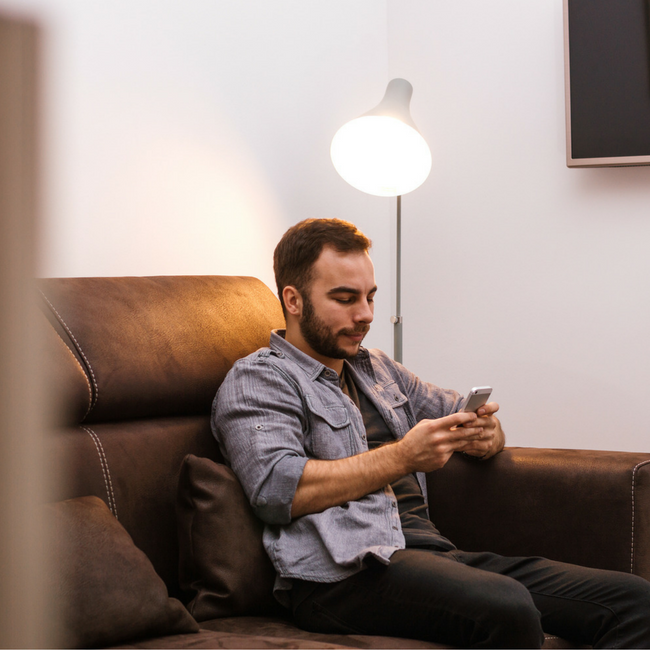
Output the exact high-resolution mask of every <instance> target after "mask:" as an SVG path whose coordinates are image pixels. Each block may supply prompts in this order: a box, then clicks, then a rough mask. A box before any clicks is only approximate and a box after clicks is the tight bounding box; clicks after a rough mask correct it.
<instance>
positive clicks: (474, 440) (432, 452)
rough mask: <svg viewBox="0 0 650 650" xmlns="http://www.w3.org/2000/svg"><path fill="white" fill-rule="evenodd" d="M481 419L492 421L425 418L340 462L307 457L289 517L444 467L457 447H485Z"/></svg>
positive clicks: (457, 415)
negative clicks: (401, 434)
mask: <svg viewBox="0 0 650 650" xmlns="http://www.w3.org/2000/svg"><path fill="white" fill-rule="evenodd" d="M481 420H483V421H485V422H488V421H489V418H479V417H477V415H476V414H475V413H454V414H453V415H448V416H446V417H444V418H439V419H437V420H421V421H420V422H418V424H416V425H415V426H414V427H413V428H412V429H411V430H410V431H409V432H408V433H407V434H406V435H405V436H404V438H402V439H401V440H400V441H398V442H395V443H392V444H386V445H382V446H381V447H379V448H377V449H373V450H372V451H367V452H364V453H362V454H358V455H356V456H350V457H348V458H341V459H339V460H309V461H307V464H306V465H305V468H304V470H303V473H302V477H301V478H300V481H299V482H298V486H297V488H296V492H295V495H294V498H293V503H292V506H291V516H292V517H300V516H301V515H306V514H310V513H312V512H321V511H323V510H325V509H326V508H330V507H332V506H339V505H342V504H344V503H347V502H348V501H354V500H355V499H360V498H362V497H364V496H366V495H367V494H370V493H371V492H375V491H376V490H380V489H381V488H383V487H384V486H385V485H387V484H388V483H392V482H393V481H395V480H397V479H398V478H401V477H402V476H404V475H406V474H409V473H411V472H430V471H432V470H435V469H440V468H441V467H443V466H444V465H445V463H446V462H447V461H448V460H449V458H450V457H451V455H452V454H453V453H454V452H455V451H466V450H468V449H469V450H473V451H475V450H476V449H478V450H481V449H482V448H481V447H480V446H478V445H479V443H480V442H481V440H482V439H483V437H484V436H485V430H484V427H483V426H482V425H480V426H476V425H477V423H479V422H481ZM493 438H494V436H493V435H492V436H491V439H493ZM473 445H476V446H473ZM482 453H483V452H481V455H482Z"/></svg>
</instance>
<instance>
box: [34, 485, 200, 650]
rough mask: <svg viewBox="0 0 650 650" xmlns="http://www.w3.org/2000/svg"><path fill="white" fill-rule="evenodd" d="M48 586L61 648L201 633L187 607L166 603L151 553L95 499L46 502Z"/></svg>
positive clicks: (162, 586)
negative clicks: (132, 538)
mask: <svg viewBox="0 0 650 650" xmlns="http://www.w3.org/2000/svg"><path fill="white" fill-rule="evenodd" d="M44 507H45V510H46V524H47V525H48V529H49V531H48V532H49V533H50V537H49V540H50V542H49V543H50V553H51V554H52V556H51V558H50V563H49V572H48V580H47V585H46V586H47V588H48V589H50V590H51V592H52V594H53V602H54V603H55V607H56V608H57V611H56V616H55V620H56V621H57V629H56V630H55V631H54V632H55V634H56V637H57V639H58V641H59V643H60V644H61V645H62V646H63V647H79V648H84V647H95V646H101V645H109V644H111V643H118V642H120V641H125V640H128V639H133V638H138V637H144V636H154V635H155V636H159V635H163V634H179V633H188V632H197V631H198V629H199V628H198V625H197V623H196V621H195V620H194V619H193V618H192V617H191V616H190V614H189V613H188V612H187V610H186V609H185V608H184V607H183V605H182V604H181V603H180V602H179V601H178V600H176V599H174V598H169V597H168V594H167V589H166V587H165V584H164V582H163V581H162V579H161V578H160V577H159V576H158V575H157V574H156V572H155V571H154V568H153V566H152V565H151V562H150V561H149V560H148V558H147V556H146V555H145V554H144V553H143V552H142V551H141V550H140V549H138V548H137V547H136V546H135V545H134V544H133V541H132V540H131V537H130V536H129V534H128V533H127V532H126V530H124V528H123V527H122V526H121V525H120V523H119V522H118V521H117V519H115V517H114V516H113V515H112V514H111V512H110V511H109V509H108V508H107V506H106V504H104V502H103V501H102V500H101V499H99V498H97V497H92V496H91V497H81V498H77V499H70V500H67V501H62V502H59V503H54V504H48V505H46V506H44Z"/></svg>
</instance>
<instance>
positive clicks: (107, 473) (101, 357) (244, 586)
mask: <svg viewBox="0 0 650 650" xmlns="http://www.w3.org/2000/svg"><path fill="white" fill-rule="evenodd" d="M39 288H40V290H41V293H42V306H43V310H42V311H43V314H44V315H45V319H46V320H45V321H44V323H45V336H44V346H45V349H44V351H43V355H42V356H43V358H44V360H45V361H46V373H47V377H48V381H50V382H51V385H52V386H53V387H54V388H55V389H56V393H55V394H56V399H55V405H56V406H57V409H56V414H55V419H56V423H55V426H54V427H53V431H52V432H51V435H48V446H47V449H48V453H49V454H50V458H51V459H52V466H53V467H54V468H56V471H57V473H58V477H59V480H58V481H57V482H56V483H55V486H54V487H53V488H52V490H53V495H52V503H50V504H48V505H47V506H46V508H47V511H48V514H47V516H48V521H49V522H50V525H51V526H52V542H51V552H52V554H53V557H54V561H53V563H52V567H53V568H52V569H51V571H50V574H48V576H49V577H48V579H49V585H50V588H51V589H53V590H54V592H55V595H54V600H55V602H56V603H57V605H58V606H59V608H60V611H59V617H58V621H59V629H58V633H59V634H60V637H59V639H60V641H59V642H60V644H62V645H66V646H75V645H76V646H80V647H84V646H92V645H97V646H102V645H113V646H120V644H122V647H142V648H145V647H157V648H159V647H169V648H180V647H194V648H217V647H218V648H242V647H245V648H253V647H264V648H277V647H280V648H296V647H301V648H334V647H339V648H340V647H354V648H365V647H374V648H394V647H441V646H436V645H435V644H431V643H424V642H419V641H413V640H409V639H394V638H386V637H373V636H364V635H323V634H310V633H306V632H303V631H301V630H298V629H297V628H295V627H294V626H293V625H292V624H291V623H290V622H289V621H288V620H287V618H286V617H285V616H284V613H283V611H282V610H281V609H280V608H279V606H277V605H276V604H274V601H273V599H272V597H271V592H270V586H271V584H272V580H273V572H272V569H271V568H270V565H269V564H268V560H267V558H266V556H265V555H264V553H263V550H262V548H261V541H260V536H261V532H260V531H261V528H260V524H259V522H257V521H256V520H255V518H254V517H253V516H252V514H251V512H250V509H249V508H248V505H247V503H246V502H245V499H244V497H243V494H242V493H241V488H240V487H239V485H238V483H237V481H236V480H235V479H234V478H233V476H232V475H231V474H230V473H229V470H227V468H225V467H223V466H222V465H221V464H220V461H221V460H222V458H221V456H220V453H219V450H218V447H217V445H216V443H215V441H214V439H213V437H212V435H211V432H210V408H211V403H212V400H213V397H214V395H215V392H216V390H217V388H218V387H219V384H220V383H221V381H222V380H223V378H224V376H225V374H226V372H227V371H228V369H229V368H230V367H231V365H232V364H233V362H234V361H235V360H236V359H237V358H239V357H242V356H244V355H246V354H248V353H249V352H252V351H253V350H255V349H257V348H259V347H261V346H264V345H266V344H267V342H268V337H269V332H270V330H271V329H272V328H275V327H281V326H282V325H283V318H282V312H281V309H280V306H279V303H278V301H277V299H276V298H275V297H274V295H273V294H272V293H271V291H270V290H269V289H268V288H267V287H266V286H264V285H263V284H262V283H261V282H259V281H258V280H255V279H254V278H245V277H226V276H209V277H208V276H200V277H153V278H67V279H46V280H41V281H39ZM429 493H430V494H431V495H432V503H431V513H432V517H433V519H434V520H435V522H436V524H437V525H438V527H439V528H440V529H441V531H442V532H443V533H444V534H445V535H447V536H448V537H450V538H451V539H453V540H454V541H455V543H456V544H457V545H459V546H460V547H461V548H463V549H466V550H479V549H480V550H493V551H496V552H499V553H504V554H526V555H544V556H547V557H551V558H555V559H558V560H565V561H569V562H576V563H582V564H585V565H589V566H594V567H602V568H608V569H617V570H620V571H631V572H633V573H636V574H638V575H641V576H643V577H645V578H646V579H650V454H643V453H615V452H599V451H567V450H549V449H525V448H507V449H506V450H505V451H504V452H503V453H502V454H500V455H499V456H497V457H496V458H494V459H492V460H491V461H488V462H485V463H480V462H476V461H472V460H471V459H468V458H464V457H457V458H456V457H455V458H453V459H452V460H451V461H450V462H449V463H448V465H447V466H446V467H445V468H444V469H443V470H440V471H438V472H435V473H432V474H431V475H430V476H429ZM179 601H181V602H182V603H183V605H181V603H180V602H179ZM189 612H192V614H193V615H194V617H192V616H190V614H189ZM195 619H196V621H198V623H197V622H196V621H195ZM545 647H572V646H571V645H570V644H569V643H568V642H566V641H563V640H561V639H557V638H553V637H549V638H547V641H546V645H545Z"/></svg>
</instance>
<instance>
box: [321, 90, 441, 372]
mask: <svg viewBox="0 0 650 650" xmlns="http://www.w3.org/2000/svg"><path fill="white" fill-rule="evenodd" d="M412 95H413V86H411V84H410V83H409V82H408V81H406V80H405V79H393V80H392V81H390V82H389V83H388V87H387V88H386V94H385V95H384V98H383V99H382V100H381V102H380V103H379V104H378V105H377V106H376V107H375V108H373V109H372V110H371V111H368V112H367V113H364V114H363V115H362V116H361V117H357V118H356V119H354V120H352V121H351V122H348V123H347V124H344V125H343V126H342V127H341V128H340V129H339V130H338V131H337V132H336V135H335V136H334V139H333V140H332V146H331V156H332V163H333V164H334V168H335V169H336V171H337V172H338V173H339V174H340V175H341V176H342V177H343V178H344V179H345V180H346V181H347V182H348V183H350V185H352V186H353V187H356V188H357V189H358V190H361V191H362V192H366V193H368V194H374V195H375V196H396V197H397V236H396V242H395V243H396V256H395V262H396V272H395V275H396V277H395V280H396V285H395V315H394V316H392V317H391V322H392V323H393V326H394V344H393V357H394V358H395V360H396V361H399V362H400V363H401V362H402V305H401V301H402V288H401V283H402V277H401V276H402V268H401V267H402V250H401V249H402V241H401V237H402V195H403V194H406V193H408V192H412V191H413V190H414V189H416V188H418V187H420V185H422V183H424V181H425V180H426V178H427V176H428V175H429V172H430V171H431V152H430V151H429V147H428V145H427V143H426V141H425V140H424V138H423V137H422V135H420V132H419V131H418V129H417V127H416V126H415V123H414V122H413V119H412V118H411V113H410V110H409V104H410V101H411V96H412Z"/></svg>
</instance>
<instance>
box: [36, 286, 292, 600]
mask: <svg viewBox="0 0 650 650" xmlns="http://www.w3.org/2000/svg"><path fill="white" fill-rule="evenodd" d="M39 289H40V291H41V294H42V301H43V313H44V314H45V317H46V319H47V323H46V332H45V336H44V337H43V338H44V345H45V349H44V350H43V355H42V356H43V359H44V362H45V365H46V367H45V372H46V375H47V376H48V378H49V379H48V380H49V382H50V383H51V385H52V386H53V387H55V388H56V391H57V392H56V394H57V395H58V398H57V400H56V402H57V404H56V405H57V407H58V408H57V416H56V419H57V422H58V426H57V427H56V428H55V430H54V432H53V434H52V436H51V445H50V453H51V454H52V455H53V458H54V465H55V466H56V467H57V468H58V470H59V474H60V477H59V480H58V482H57V484H56V488H55V493H54V494H53V496H52V498H53V499H54V500H58V499H64V498H72V497H77V496H84V495H91V494H92V495H96V496H99V497H100V498H102V499H103V500H104V501H105V502H106V503H107V504H108V506H109V507H110V508H111V511H112V512H113V514H115V515H116V517H117V518H118V519H119V521H120V522H121V523H122V524H123V525H124V527H125V528H126V529H127V530H128V532H129V533H130V534H131V536H132V537H133V539H134V542H135V543H136V545H138V546H139V547H140V548H141V549H142V550H143V551H145V553H147V555H148V556H149V558H150V559H151V561H152V562H153V564H154V567H155V568H156V571H157V572H158V573H159V575H161V577H162V578H163V579H164V580H165V582H166V583H167V586H168V588H169V590H170V593H171V595H178V578H177V567H178V557H177V556H178V547H177V539H176V520H175V499H176V489H177V482H178V472H179V469H180V465H181V461H182V460H183V458H184V457H185V455H186V454H189V453H192V454H195V455H197V456H205V457H208V458H212V459H215V460H219V459H220V456H219V451H218V447H217V445H216V443H215V441H214V439H213V437H212V435H211V433H210V423H209V414H210V407H211V404H212V400H213V398H214V395H215V393H216V391H217V388H218V387H219V385H220V384H221V382H222V381H223V378H224V377H225V375H226V373H227V372H228V370H229V369H230V367H231V366H232V364H233V363H234V361H235V360H237V359H238V358H240V357H242V356H245V355H247V354H249V353H250V352H253V351H254V350H256V349H258V348H260V347H263V346H265V345H267V344H268V340H269V334H270V331H271V329H273V328H277V327H282V326H283V324H284V320H283V317H282V311H281V308H280V304H279V302H278V300H277V298H275V296H274V295H273V294H272V292H271V291H270V290H269V289H268V288H267V287H266V286H265V285H264V284H263V283H261V282H260V281H259V280H256V279H255V278H246V277H230V276H164V277H150V278H58V279H46V280H40V281H39Z"/></svg>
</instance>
